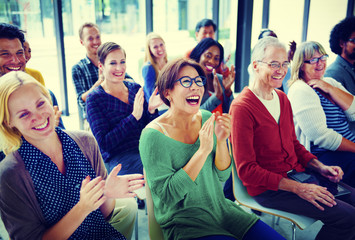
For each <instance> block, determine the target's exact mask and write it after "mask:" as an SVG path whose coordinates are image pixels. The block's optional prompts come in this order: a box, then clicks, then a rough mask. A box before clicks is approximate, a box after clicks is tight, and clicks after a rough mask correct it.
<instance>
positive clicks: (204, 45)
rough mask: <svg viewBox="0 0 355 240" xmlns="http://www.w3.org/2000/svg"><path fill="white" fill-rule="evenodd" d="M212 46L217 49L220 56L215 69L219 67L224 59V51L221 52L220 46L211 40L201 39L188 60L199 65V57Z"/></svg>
mask: <svg viewBox="0 0 355 240" xmlns="http://www.w3.org/2000/svg"><path fill="white" fill-rule="evenodd" d="M212 46H217V47H218V48H219V52H220V56H219V64H218V66H217V67H219V65H221V62H222V61H223V58H224V50H223V47H222V45H221V44H220V43H219V42H217V41H216V40H214V39H212V38H204V39H202V40H201V41H200V42H199V43H198V44H197V45H196V47H195V48H194V49H193V50H192V52H191V54H190V58H191V59H193V60H195V61H196V62H198V63H199V62H200V58H201V55H202V54H203V53H204V52H205V51H206V50H207V49H209V48H210V47H212Z"/></svg>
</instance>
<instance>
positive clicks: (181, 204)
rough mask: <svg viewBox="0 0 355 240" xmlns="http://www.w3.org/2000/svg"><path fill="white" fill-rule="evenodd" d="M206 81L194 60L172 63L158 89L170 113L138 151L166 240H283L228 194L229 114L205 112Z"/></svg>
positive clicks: (147, 131)
mask: <svg viewBox="0 0 355 240" xmlns="http://www.w3.org/2000/svg"><path fill="white" fill-rule="evenodd" d="M205 83H206V78H205V74H204V71H203V69H202V67H201V66H200V65H199V64H197V63H196V62H194V61H192V60H187V59H177V60H175V61H172V62H169V63H168V64H167V65H166V66H165V67H164V68H163V69H162V71H161V73H160V75H159V78H158V90H159V92H160V96H161V98H162V100H163V101H164V103H165V104H166V105H168V106H169V107H170V108H169V110H168V111H167V112H166V113H164V114H163V115H161V116H160V117H158V118H156V119H155V120H154V121H152V122H151V123H150V124H149V125H147V127H146V128H145V129H144V130H143V132H142V135H141V138H140V145H139V150H140V154H141V159H142V162H143V166H144V169H145V171H146V178H147V179H146V180H147V182H148V185H149V187H150V189H151V193H152V199H153V203H154V212H155V217H156V219H157V222H158V223H159V224H160V226H161V228H162V231H163V234H164V238H165V239H169V240H170V239H179V240H181V239H243V240H247V239H253V240H255V239H273V240H275V239H284V238H283V237H282V236H280V235H279V234H278V233H277V232H275V231H274V230H273V229H272V228H270V227H268V226H267V225H266V224H265V223H263V222H262V221H261V220H258V219H257V218H256V217H255V215H251V214H248V213H246V212H244V211H243V210H242V209H241V208H240V207H239V206H237V205H236V204H235V203H233V202H231V201H230V200H228V199H226V198H225V197H224V195H223V190H222V186H221V182H223V181H226V180H227V178H228V177H229V176H230V172H231V158H230V155H229V152H228V148H227V144H226V140H227V138H228V137H229V135H230V119H231V118H230V115H229V114H223V115H220V114H216V115H215V114H211V113H210V112H208V111H205V110H200V109H199V107H200V103H201V99H202V96H203V93H204V90H205V89H204V84H205Z"/></svg>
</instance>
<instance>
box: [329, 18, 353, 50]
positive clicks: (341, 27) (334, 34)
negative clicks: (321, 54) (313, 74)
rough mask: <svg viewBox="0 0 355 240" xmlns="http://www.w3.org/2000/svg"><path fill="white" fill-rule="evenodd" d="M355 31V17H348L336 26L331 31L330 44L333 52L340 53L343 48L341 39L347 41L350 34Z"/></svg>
mask: <svg viewBox="0 0 355 240" xmlns="http://www.w3.org/2000/svg"><path fill="white" fill-rule="evenodd" d="M354 31H355V17H348V18H345V19H343V20H342V21H340V22H339V23H338V24H337V25H335V26H334V28H333V29H332V31H331V32H330V38H329V44H330V49H331V50H332V52H333V53H335V54H338V55H340V54H341V53H342V48H341V47H340V41H344V42H347V41H348V40H349V37H350V35H351V34H352V33H353V32H354Z"/></svg>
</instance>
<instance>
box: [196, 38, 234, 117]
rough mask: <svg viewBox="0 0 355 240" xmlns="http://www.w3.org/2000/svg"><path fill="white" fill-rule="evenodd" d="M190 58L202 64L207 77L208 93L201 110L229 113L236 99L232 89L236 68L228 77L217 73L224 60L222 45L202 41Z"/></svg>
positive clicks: (210, 41)
mask: <svg viewBox="0 0 355 240" xmlns="http://www.w3.org/2000/svg"><path fill="white" fill-rule="evenodd" d="M190 58H191V59H193V60H195V61H196V62H198V63H200V64H201V65H202V66H203V70H204V71H205V75H206V86H205V88H206V91H205V93H204V95H203V98H202V101H201V108H202V109H206V110H208V111H210V112H217V111H218V112H220V113H228V111H229V106H230V104H231V102H232V100H233V99H234V97H233V91H232V89H231V87H232V84H233V83H234V79H235V72H234V66H233V65H232V66H231V69H230V72H229V74H228V75H226V76H222V75H221V74H217V73H216V69H217V68H218V67H219V66H220V65H221V62H222V61H223V58H224V50H223V47H222V45H221V44H220V43H219V42H217V41H216V40H213V39H212V38H205V39H203V40H201V41H200V42H199V43H198V44H197V46H196V47H195V48H194V49H193V50H192V52H191V54H190Z"/></svg>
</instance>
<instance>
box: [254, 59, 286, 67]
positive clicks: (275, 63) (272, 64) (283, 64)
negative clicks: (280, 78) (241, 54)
mask: <svg viewBox="0 0 355 240" xmlns="http://www.w3.org/2000/svg"><path fill="white" fill-rule="evenodd" d="M258 62H262V63H265V64H267V65H269V66H270V67H271V68H273V69H280V68H281V66H282V68H284V69H287V68H288V66H290V62H283V63H282V64H281V63H279V62H271V63H268V62H263V61H260V60H259V61H258Z"/></svg>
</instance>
